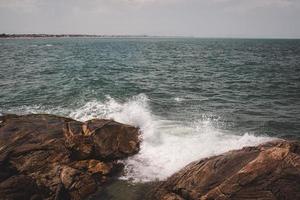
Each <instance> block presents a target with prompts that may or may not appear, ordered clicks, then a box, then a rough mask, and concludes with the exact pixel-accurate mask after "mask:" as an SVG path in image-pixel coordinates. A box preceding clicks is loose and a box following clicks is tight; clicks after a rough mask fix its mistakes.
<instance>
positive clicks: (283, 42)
mask: <svg viewBox="0 0 300 200" xmlns="http://www.w3.org/2000/svg"><path fill="white" fill-rule="evenodd" d="M4 113H16V114H27V113H50V114H56V115H61V116H66V117H71V118H74V119H76V120H79V121H85V120H89V119H93V118H109V119H114V120H116V121H118V122H122V123H126V124H130V125H133V126H136V127H139V128H140V130H141V140H142V143H141V150H140V152H139V153H138V154H136V155H135V156H132V157H130V158H128V159H125V160H123V161H122V162H123V163H124V165H125V172H124V174H122V176H121V177H120V178H119V179H118V181H117V182H115V183H113V184H112V185H111V186H108V187H107V188H106V190H105V195H104V196H103V193H101V194H99V195H98V196H97V195H96V196H94V197H93V198H94V199H99V198H102V199H111V200H114V199H119V200H121V199H124V200H125V199H140V197H138V195H140V194H139V193H141V191H143V190H145V189H143V187H144V186H145V185H147V183H151V182H155V181H160V180H165V179H166V178H167V177H169V176H170V175H172V174H173V173H175V172H176V171H178V170H180V169H181V168H182V167H184V166H185V165H187V164H188V163H190V162H192V161H195V160H199V159H201V158H205V157H209V156H213V155H218V154H221V153H224V152H226V151H229V150H233V149H240V148H242V147H244V146H253V145H257V144H260V143H263V142H267V141H270V140H274V139H278V138H284V139H300V132H299V130H300V40H296V39H213V38H167V37H163V38H159V37H138V38H134V37H129V38H128V37H127V38H126V37H124V38H122V37H119V38H114V37H111V38H110V37H107V38H106V37H104V38H84V37H83V38H34V39H30V38H19V39H0V114H4ZM124 194H125V195H124ZM101 195H102V196H101Z"/></svg>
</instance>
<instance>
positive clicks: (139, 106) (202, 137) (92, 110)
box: [23, 94, 272, 182]
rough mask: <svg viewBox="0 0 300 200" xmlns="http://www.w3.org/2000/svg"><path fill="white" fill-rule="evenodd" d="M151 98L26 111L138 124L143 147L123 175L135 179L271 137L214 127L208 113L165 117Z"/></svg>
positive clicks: (152, 176)
mask: <svg viewBox="0 0 300 200" xmlns="http://www.w3.org/2000/svg"><path fill="white" fill-rule="evenodd" d="M149 101H150V100H149V98H148V97H147V96H146V95H144V94H140V95H137V96H134V97H132V98H130V99H128V100H127V101H125V102H120V101H117V100H115V99H113V98H111V97H109V96H107V97H106V100H105V101H97V100H94V101H90V102H87V103H86V104H85V105H83V106H82V107H79V108H78V109H63V108H55V109H45V108H42V107H38V106H37V107H31V108H28V107H24V108H23V111H24V112H32V113H39V112H46V113H52V114H63V115H66V116H69V117H72V118H74V119H77V120H80V121H85V120H88V119H92V118H110V119H114V120H116V121H119V122H121V123H126V124H130V125H133V126H136V127H139V128H140V130H141V133H142V144H141V150H140V152H139V153H138V154H137V155H135V156H132V157H130V158H128V159H126V160H124V164H125V174H124V176H123V177H122V179H126V180H132V181H134V182H146V181H154V180H163V179H165V178H166V177H168V176H170V175H171V174H173V173H174V172H176V171H178V170H179V169H181V168H182V167H184V166H185V165H187V164H188V163H190V162H192V161H194V160H197V159H201V158H205V157H208V156H213V155H216V154H220V153H223V152H226V151H228V150H232V149H239V148H241V147H243V146H253V145H257V144H259V143H262V142H266V141H269V140H272V138H270V137H267V136H255V135H252V134H248V133H244V134H240V135H236V134H233V133H228V132H227V131H226V132H225V131H224V130H221V129H218V128H217V127H215V126H214V123H213V122H212V120H211V118H209V117H206V118H205V117H204V118H203V119H201V120H198V121H193V122H189V123H187V122H186V123H183V122H179V121H174V120H168V119H164V118H162V117H160V116H156V115H154V114H153V113H152V112H151V108H150V106H149Z"/></svg>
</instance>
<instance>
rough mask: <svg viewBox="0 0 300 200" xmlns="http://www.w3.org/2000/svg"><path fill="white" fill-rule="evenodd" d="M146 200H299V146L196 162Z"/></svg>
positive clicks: (266, 147)
mask: <svg viewBox="0 0 300 200" xmlns="http://www.w3.org/2000/svg"><path fill="white" fill-rule="evenodd" d="M147 198H148V199H151V200H155V199H160V200H185V199H186V200H196V199H197V200H213V199H214V200H225V199H231V200H252V199H253V200H254V199H256V200H273V199H274V200H275V199H277V200H281V199H287V200H296V199H300V142H299V141H290V142H289V141H283V140H278V141H273V142H269V143H266V144H263V145H259V146H257V147H245V148H243V149H241V150H236V151H230V152H228V153H225V154H222V155H219V156H214V157H211V158H207V159H203V160H200V161H197V162H193V163H191V164H189V165H188V166H186V167H185V168H184V169H182V170H181V171H179V172H178V173H175V174H174V175H172V176H171V177H170V178H169V179H167V180H166V181H164V182H162V183H160V184H159V185H157V186H155V188H154V189H153V190H152V191H151V192H150V193H149V194H148V195H147Z"/></svg>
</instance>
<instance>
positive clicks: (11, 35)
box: [0, 33, 300, 40]
mask: <svg viewBox="0 0 300 200" xmlns="http://www.w3.org/2000/svg"><path fill="white" fill-rule="evenodd" d="M30 37H33V38H42V37H45V38H47V37H58V38H59V37H61V38H62V37H64V38H68V37H73V38H74V37H99V38H101V37H102V38H105V37H106V38H109V37H117V38H122V37H123V38H134V37H138V38H199V39H201V38H202V39H291V40H293V39H300V37H277V36H193V35H147V34H83V33H80V34H77V33H61V34H53V33H0V38H30Z"/></svg>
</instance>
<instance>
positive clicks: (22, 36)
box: [0, 33, 150, 38]
mask: <svg viewBox="0 0 300 200" xmlns="http://www.w3.org/2000/svg"><path fill="white" fill-rule="evenodd" d="M70 37H97V38H105V37H115V38H121V37H128V38H136V37H142V38H144V37H150V36H148V35H88V34H5V33H4V34H0V38H70Z"/></svg>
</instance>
